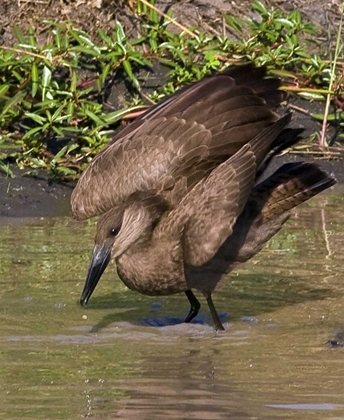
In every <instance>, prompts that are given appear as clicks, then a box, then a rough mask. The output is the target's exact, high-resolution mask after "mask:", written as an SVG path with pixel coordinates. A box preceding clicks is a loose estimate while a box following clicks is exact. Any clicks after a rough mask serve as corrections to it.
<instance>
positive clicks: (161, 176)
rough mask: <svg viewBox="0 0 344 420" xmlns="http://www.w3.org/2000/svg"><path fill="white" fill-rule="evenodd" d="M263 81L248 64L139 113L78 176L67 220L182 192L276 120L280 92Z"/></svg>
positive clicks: (275, 84)
mask: <svg viewBox="0 0 344 420" xmlns="http://www.w3.org/2000/svg"><path fill="white" fill-rule="evenodd" d="M264 75H265V70H264V69H256V68H254V67H252V66H243V67H242V68H241V71H239V70H237V69H235V70H228V71H226V72H225V73H223V74H221V75H216V76H214V77H210V78H208V79H204V80H202V81H200V82H198V83H196V84H194V85H192V86H190V87H188V88H186V89H184V90H182V92H181V93H177V94H175V95H173V96H172V97H171V98H168V99H166V100H165V101H163V102H162V103H161V104H157V105H156V106H155V107H153V109H152V110H149V111H147V113H146V114H144V115H143V116H142V117H141V118H140V119H139V120H136V121H134V122H133V123H132V124H131V125H130V126H128V127H127V128H126V129H124V130H123V131H122V132H121V133H119V134H118V135H117V136H116V137H115V138H114V139H113V141H112V142H111V143H110V144H109V145H108V146H107V147H106V148H105V149H104V150H103V151H102V152H101V153H99V154H98V155H97V156H96V157H95V158H94V159H93V161H92V162H91V163H90V165H89V166H88V168H87V169H86V170H85V171H84V173H83V175H82V176H81V178H80V180H79V182H78V184H77V186H76V188H75V190H74V192H73V194H72V200H71V204H72V212H73V215H74V216H75V217H76V218H77V219H85V218H88V217H91V216H95V215H98V214H101V213H104V212H106V211H107V210H109V209H110V208H111V207H112V206H114V205H116V204H118V203H120V202H122V201H124V200H126V199H127V198H128V197H129V196H130V194H132V193H133V192H135V191H146V190H155V191H159V192H161V190H163V191H172V190H173V189H174V187H175V185H176V183H177V184H178V185H183V188H186V190H185V193H187V191H189V189H190V186H192V185H194V184H195V183H196V182H198V181H199V180H200V179H201V178H202V176H204V175H207V174H208V173H209V172H210V170H212V169H213V168H214V167H215V166H216V165H217V164H218V163H220V162H222V161H224V160H226V159H227V158H228V157H229V156H231V155H233V154H234V153H236V152H237V151H238V150H239V149H240V148H241V147H242V146H243V145H244V144H246V143H247V142H249V141H250V140H251V139H253V138H254V137H256V136H257V135H258V134H259V133H260V132H261V131H263V130H264V129H265V128H266V127H269V126H271V125H273V124H274V123H275V121H276V120H277V116H276V114H275V113H274V112H273V111H272V110H271V109H270V106H275V105H277V104H278V103H279V102H280V101H281V100H282V99H283V98H284V95H285V94H284V92H282V91H279V90H278V87H279V81H278V79H264ZM237 80H238V82H237ZM202 162H203V163H202ZM193 166H194V169H195V171H193V170H192V167H193ZM183 178H184V179H183ZM191 178H192V182H191V181H190V179H191ZM185 186H186V187H185ZM167 195H168V194H167ZM167 195H166V196H167ZM181 195H182V194H179V196H181Z"/></svg>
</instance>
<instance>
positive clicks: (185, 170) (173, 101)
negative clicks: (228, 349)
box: [71, 65, 336, 330]
mask: <svg viewBox="0 0 344 420" xmlns="http://www.w3.org/2000/svg"><path fill="white" fill-rule="evenodd" d="M265 73H266V71H265V69H264V68H255V67H253V66H252V65H246V66H241V67H233V68H230V69H228V70H226V71H225V72H224V73H221V74H218V75H214V76H212V77H209V78H206V79H204V80H201V81H200V82H198V83H195V84H194V85H191V86H189V87H187V88H184V89H182V90H181V91H179V92H177V93H176V94H174V95H172V96H171V97H169V98H167V99H165V100H164V101H162V102H161V103H159V104H157V105H156V106H154V107H153V108H152V109H150V110H149V111H147V112H146V113H145V114H144V115H143V116H142V117H140V118H139V119H137V120H135V121H134V122H133V123H132V124H130V125H129V126H128V127H126V128H125V129H124V130H123V131H122V132H120V133H119V134H118V135H117V136H116V137H115V138H114V139H113V140H112V141H111V143H110V144H109V145H108V146H107V147H106V148H105V149H104V150H103V151H102V152H100V153H99V154H98V155H97V156H96V157H95V158H94V159H93V161H92V162H91V163H90V165H89V166H88V168H87V169H86V170H85V172H84V173H83V174H82V176H81V178H80V180H79V182H78V184H77V186H76V188H75V190H74V191H73V195H72V199H71V205H72V212H73V215H74V217H75V218H77V219H87V218H89V217H92V216H96V215H101V217H100V219H99V220H98V223H97V229H96V236H95V246H94V250H93V256H92V261H91V265H90V267H89V271H88V276H87V279H86V283H85V286H84V290H83V292H82V296H81V300H80V303H81V304H82V305H83V306H86V304H87V302H88V300H89V298H90V296H91V294H92V292H93V291H94V289H95V287H96V285H97V283H98V281H99V279H100V277H101V275H102V273H103V272H104V270H105V268H106V266H107V265H108V263H109V261H110V260H111V259H112V258H114V259H115V261H116V266H117V271H118V275H119V277H120V278H121V279H122V281H123V282H124V283H125V284H126V286H127V287H129V288H130V289H131V290H135V291H138V292H140V293H143V294H147V295H152V296H156V295H170V294H173V293H180V292H185V294H186V296H187V297H188V300H189V302H190V305H191V308H190V311H189V314H188V316H187V317H186V319H185V322H190V321H191V320H192V319H193V318H194V317H195V316H196V315H197V313H198V311H199V308H200V303H199V302H198V300H197V298H196V297H195V295H194V294H193V292H192V290H191V289H196V290H199V291H201V292H202V293H203V295H204V296H205V297H206V299H207V302H208V305H209V308H210V311H211V314H212V317H213V320H214V324H215V328H216V329H219V330H222V329H223V326H222V323H221V321H220V319H219V317H218V315H217V312H216V310H215V307H214V304H213V301H212V297H211V295H212V293H213V291H214V290H215V289H216V288H217V287H218V286H219V285H220V283H221V280H222V279H224V278H225V277H226V274H228V273H229V272H230V271H232V270H233V269H234V268H235V267H236V266H237V265H238V264H239V263H242V262H245V261H247V260H248V259H249V258H251V257H253V256H254V255H255V254H256V253H257V252H259V251H260V249H261V248H262V247H263V245H264V244H265V243H266V242H267V241H268V240H269V239H270V238H271V237H272V236H273V235H275V234H276V233H277V232H278V231H279V230H280V228H281V227H282V225H283V224H284V223H285V222H286V220H287V219H288V217H289V215H290V210H291V209H292V208H293V207H295V206H297V205H299V204H300V203H302V202H304V201H306V200H308V199H309V198H311V197H313V196H314V195H316V194H318V193H319V192H321V191H323V190H325V189H326V188H329V187H330V186H332V185H334V184H335V182H336V181H335V179H334V178H333V177H332V176H331V175H328V174H326V173H325V172H323V171H322V170H320V169H319V168H318V167H317V166H316V165H314V164H308V163H302V162H301V163H292V164H286V165H283V166H282V167H281V168H280V169H278V170H277V171H276V172H275V173H274V174H272V175H271V176H270V177H268V178H267V179H265V180H264V181H262V182H261V183H258V182H257V179H258V178H259V177H260V176H261V175H262V173H263V172H264V170H265V168H266V166H267V164H268V162H269V160H270V159H271V157H272V156H273V155H274V154H276V153H277V152H278V151H279V150H282V149H284V148H286V147H288V146H289V145H290V144H292V143H295V142H297V141H298V140H299V139H300V137H299V134H300V130H295V129H286V128H285V127H286V126H287V125H288V123H289V122H290V119H291V115H290V114H287V115H285V116H284V117H282V118H279V117H278V116H277V114H276V113H275V112H273V111H272V108H274V107H276V106H278V104H279V103H280V102H281V101H282V100H284V99H285V92H283V91H281V90H279V86H280V80H279V79H277V78H266V77H265Z"/></svg>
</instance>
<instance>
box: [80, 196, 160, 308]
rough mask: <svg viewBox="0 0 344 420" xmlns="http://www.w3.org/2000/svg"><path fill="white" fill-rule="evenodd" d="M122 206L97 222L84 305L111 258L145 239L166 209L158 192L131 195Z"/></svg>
mask: <svg viewBox="0 0 344 420" xmlns="http://www.w3.org/2000/svg"><path fill="white" fill-rule="evenodd" d="M138 198H140V199H138ZM123 207H124V206H123ZM123 207H122V206H121V207H114V208H112V209H111V210H109V211H108V212H106V213H105V214H103V215H102V216H101V217H100V219H99V220H98V222H97V228H96V236H95V245H94V248H93V253H92V259H91V264H90V267H89V269H88V274H87V278H86V282H85V286H84V289H83V292H82V295H81V299H80V304H81V305H82V306H86V305H87V302H88V300H89V299H90V297H91V295H92V293H93V291H94V289H95V288H96V286H97V283H98V281H99V279H100V278H101V276H102V274H103V272H104V270H105V268H106V267H107V265H108V264H109V262H110V261H111V259H112V258H119V257H120V256H121V255H122V254H123V253H124V252H125V251H127V249H128V248H129V247H130V246H132V245H133V244H136V243H138V242H139V241H142V240H145V238H147V236H148V235H149V234H150V233H151V232H152V230H153V228H154V224H155V222H156V221H157V219H159V217H160V216H161V214H162V213H163V212H164V211H165V210H166V209H167V205H166V202H164V201H163V200H161V199H159V198H158V197H157V196H155V197H154V196H153V197H152V196H148V197H146V196H143V197H136V196H134V197H133V198H132V199H131V200H130V201H129V202H128V203H126V206H125V208H124V210H123Z"/></svg>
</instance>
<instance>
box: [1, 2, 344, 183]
mask: <svg viewBox="0 0 344 420" xmlns="http://www.w3.org/2000/svg"><path fill="white" fill-rule="evenodd" d="M134 7H135V14H136V15H138V16H140V18H141V22H142V24H141V27H140V33H141V34H140V36H139V37H137V38H136V39H130V38H128V37H127V35H126V33H125V31H124V29H123V26H122V25H121V23H120V22H116V28H115V30H114V31H113V32H112V33H106V32H105V31H104V30H102V29H99V30H98V38H97V39H91V37H90V36H89V35H88V34H87V33H86V32H84V31H81V30H79V29H78V28H75V27H74V26H73V24H72V23H69V24H59V23H56V22H45V24H46V25H48V27H49V28H50V34H51V35H50V36H49V37H48V38H47V39H46V41H45V43H44V44H43V45H42V44H41V43H39V42H38V41H37V33H36V32H35V31H34V30H33V29H31V30H30V31H29V33H28V34H24V33H22V31H21V30H20V28H18V27H17V28H15V33H16V37H17V43H16V45H15V46H14V47H13V48H12V47H4V46H2V47H1V46H0V169H1V170H3V171H5V172H6V173H7V174H8V175H9V176H11V175H12V172H11V170H10V167H9V162H13V161H15V162H16V163H17V164H18V165H19V166H20V167H30V168H32V169H37V168H46V169H48V170H49V171H50V172H51V174H52V176H56V177H60V178H63V179H70V178H76V177H77V176H78V175H79V173H80V172H81V171H82V170H83V169H84V167H85V165H86V164H87V163H88V162H89V161H90V160H91V159H92V157H93V156H94V155H95V154H96V153H97V152H99V150H101V149H102V148H103V147H104V146H105V144H106V143H107V142H108V141H109V139H110V138H111V134H112V133H113V131H114V130H115V129H116V128H117V127H118V124H119V122H120V121H121V120H122V119H123V118H124V117H126V118H128V117H130V115H133V112H134V111H137V110H140V109H142V104H143V101H145V102H146V103H147V101H148V102H151V103H154V102H155V101H157V100H159V99H161V98H162V97H164V96H165V95H167V94H170V93H172V92H174V91H175V90H176V89H178V88H179V87H180V86H182V85H184V84H186V83H190V82H193V81H195V80H199V79H201V78H203V77H204V76H205V75H207V74H209V73H210V72H212V71H221V70H222V69H223V68H224V67H226V66H227V65H228V64H230V63H239V62H245V61H253V62H255V63H256V64H257V65H262V64H265V65H267V66H268V67H269V68H270V69H271V70H273V71H274V72H277V73H280V74H281V75H283V76H286V77H289V78H291V80H293V82H292V83H291V85H290V84H289V87H288V86H287V88H289V90H294V91H296V92H297V93H298V94H303V95H307V98H308V99H311V100H318V99H320V100H324V99H325V97H326V96H328V98H331V99H334V100H335V101H336V103H337V105H338V109H339V111H337V112H336V113H334V114H329V108H328V107H327V115H326V120H325V123H327V121H328V120H336V121H337V122H338V127H339V136H341V137H342V138H344V134H343V131H344V130H343V129H344V122H343V117H344V112H343V109H344V105H343V102H344V101H343V95H344V94H343V88H342V87H341V83H343V80H342V79H340V73H341V72H343V62H342V63H340V62H339V61H338V58H339V57H340V54H341V53H342V45H341V37H340V35H339V36H338V42H337V48H336V52H335V57H334V59H332V60H330V59H328V57H320V56H319V55H316V54H313V53H310V52H309V51H310V45H312V43H314V41H311V40H310V36H311V35H313V36H314V35H315V34H316V31H317V28H315V27H314V25H312V24H310V23H309V22H304V21H303V20H302V18H301V15H300V13H299V12H297V11H293V12H291V13H288V14H285V13H282V12H281V11H278V10H273V9H271V10H268V9H266V8H265V6H264V5H263V4H262V3H261V2H259V1H258V0H256V1H255V2H254V3H253V6H252V7H253V9H254V10H255V11H256V12H257V13H258V14H259V17H260V18H259V19H257V20H254V19H247V18H246V19H239V18H234V17H233V16H228V15H227V16H224V19H225V22H226V27H227V31H226V33H224V34H223V35H220V34H214V33H203V32H199V31H198V30H197V29H196V28H184V27H183V25H181V24H180V23H178V22H175V20H174V19H173V17H172V15H171V14H170V15H164V14H163V13H161V12H159V11H158V10H157V9H156V8H155V6H154V1H152V0H150V1H149V2H148V1H147V0H141V1H139V0H138V1H137V2H136V3H135V6H134ZM175 24H177V25H178V26H179V28H180V29H181V32H180V33H178V34H176V33H174V32H172V31H171V30H170V28H171V26H173V25H175ZM340 31H341V27H340ZM228 35H230V36H228ZM330 58H331V57H330ZM153 64H154V65H155V66H156V65H157V64H158V65H161V66H164V67H165V68H166V69H167V70H168V73H167V78H168V80H167V83H166V84H165V85H164V86H163V87H162V88H161V89H159V90H157V91H154V92H150V93H149V94H148V93H146V90H145V88H144V86H145V80H144V77H143V73H142V70H143V69H149V68H151V67H152V66H153ZM340 66H342V67H340ZM340 70H341V71H340ZM115 79H116V80H123V81H124V82H125V83H126V86H127V87H128V95H127V100H128V102H127V104H126V106H125V107H124V108H123V109H119V110H115V111H113V112H106V110H105V109H104V102H105V100H106V95H107V92H108V91H109V89H111V87H112V86H113V83H114V80H115ZM128 114H129V115H128ZM314 117H316V118H320V119H322V118H323V117H324V116H323V115H315V116H314ZM320 143H321V145H322V147H325V146H327V143H326V138H325V136H324V137H323V138H322V140H321V142H320Z"/></svg>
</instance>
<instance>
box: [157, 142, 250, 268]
mask: <svg viewBox="0 0 344 420" xmlns="http://www.w3.org/2000/svg"><path fill="white" fill-rule="evenodd" d="M255 160H256V159H255V156H254V153H253V152H252V151H251V150H250V146H249V145H245V146H243V148H242V149H241V150H240V151H239V152H238V153H237V154H235V155H234V156H233V157H232V158H230V159H228V160H227V161H226V162H224V163H222V164H221V165H219V166H218V167H217V168H216V169H214V170H213V172H212V173H211V174H210V175H209V177H207V178H206V179H203V180H201V181H200V182H199V183H198V184H197V185H196V186H195V187H194V188H193V189H192V190H191V191H190V192H189V194H188V195H187V196H186V197H185V198H184V199H183V200H182V201H181V203H180V204H179V205H178V206H177V207H176V208H175V209H174V210H173V211H172V212H171V213H170V215H169V217H168V220H167V221H166V223H165V224H164V225H163V226H162V229H167V230H169V229H171V228H172V230H174V229H175V227H176V226H183V229H184V232H183V249H184V261H185V262H186V263H187V264H190V265H193V266H200V265H203V264H204V263H206V262H207V261H209V260H210V259H211V258H212V257H213V256H214V255H215V253H216V252H217V251H218V249H219V247H220V246H221V245H222V243H223V242H224V241H225V240H226V238H227V237H228V236H230V235H231V233H232V230H233V226H234V224H235V221H236V219H237V218H238V216H239V215H240V213H241V212H242V210H243V208H244V206H245V203H246V201H247V198H248V196H249V194H250V192H251V190H252V188H253V185H254V180H255V173H256V164H255Z"/></svg>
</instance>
